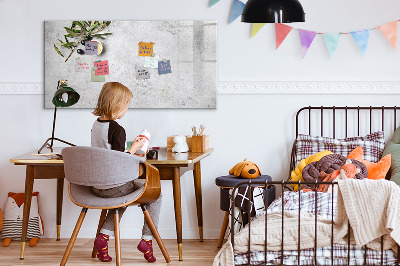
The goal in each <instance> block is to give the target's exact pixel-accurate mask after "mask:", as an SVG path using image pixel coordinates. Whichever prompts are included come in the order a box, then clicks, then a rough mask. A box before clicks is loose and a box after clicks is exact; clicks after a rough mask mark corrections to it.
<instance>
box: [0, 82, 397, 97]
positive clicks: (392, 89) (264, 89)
mask: <svg viewBox="0 0 400 266" xmlns="http://www.w3.org/2000/svg"><path fill="white" fill-rule="evenodd" d="M0 94H5V95H6V94H10V95H12V94H27V95H30V94H32V95H35V94H39V95H43V94H44V86H43V83H0ZM217 94H400V81H219V82H218V83H217Z"/></svg>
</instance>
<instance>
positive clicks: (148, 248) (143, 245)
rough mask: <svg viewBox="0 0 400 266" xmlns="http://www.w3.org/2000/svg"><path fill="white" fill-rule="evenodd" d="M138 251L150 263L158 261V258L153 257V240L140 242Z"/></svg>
mask: <svg viewBox="0 0 400 266" xmlns="http://www.w3.org/2000/svg"><path fill="white" fill-rule="evenodd" d="M137 249H138V250H139V251H140V252H142V253H143V255H144V258H145V259H146V260H147V261H148V262H155V261H156V257H154V255H153V245H152V242H151V240H146V239H142V241H140V243H139V245H138V246H137Z"/></svg>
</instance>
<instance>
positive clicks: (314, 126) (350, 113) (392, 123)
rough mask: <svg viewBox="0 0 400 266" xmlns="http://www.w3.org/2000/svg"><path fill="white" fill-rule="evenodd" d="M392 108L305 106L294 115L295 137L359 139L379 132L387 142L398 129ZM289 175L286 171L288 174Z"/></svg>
mask: <svg viewBox="0 0 400 266" xmlns="http://www.w3.org/2000/svg"><path fill="white" fill-rule="evenodd" d="M398 111H400V107H396V106H391V107H387V106H379V107H377V106H368V107H365V106H328V107H325V106H308V107H303V108H301V109H300V110H299V111H298V112H297V114H296V137H297V136H298V135H299V134H308V135H313V136H324V137H332V138H347V137H355V136H363V135H367V134H369V133H372V132H375V131H379V130H382V131H383V132H384V134H385V139H386V140H387V139H389V138H390V137H391V136H392V133H393V132H394V130H395V129H396V128H397V126H398V121H397V118H398V117H399V115H397V112H398ZM295 156H296V154H295V143H294V144H293V149H292V154H291V160H290V171H292V170H293V169H294V168H295V167H296V165H294V164H295ZM289 176H290V172H289Z"/></svg>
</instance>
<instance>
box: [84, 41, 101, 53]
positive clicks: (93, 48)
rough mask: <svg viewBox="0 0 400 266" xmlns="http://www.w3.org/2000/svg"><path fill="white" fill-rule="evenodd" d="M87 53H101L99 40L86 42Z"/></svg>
mask: <svg viewBox="0 0 400 266" xmlns="http://www.w3.org/2000/svg"><path fill="white" fill-rule="evenodd" d="M85 54H87V55H98V54H99V43H98V42H97V41H90V42H85Z"/></svg>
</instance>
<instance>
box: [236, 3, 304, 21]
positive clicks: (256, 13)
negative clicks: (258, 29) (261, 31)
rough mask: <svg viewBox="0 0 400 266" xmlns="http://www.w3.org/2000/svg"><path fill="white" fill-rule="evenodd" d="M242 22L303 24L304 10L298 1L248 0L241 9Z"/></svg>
mask: <svg viewBox="0 0 400 266" xmlns="http://www.w3.org/2000/svg"><path fill="white" fill-rule="evenodd" d="M242 22H247V23H290V22H304V10H303V7H302V6H301V4H300V2H299V1H298V0H249V1H247V3H246V5H245V6H244V8H243V13H242Z"/></svg>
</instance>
